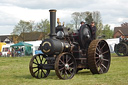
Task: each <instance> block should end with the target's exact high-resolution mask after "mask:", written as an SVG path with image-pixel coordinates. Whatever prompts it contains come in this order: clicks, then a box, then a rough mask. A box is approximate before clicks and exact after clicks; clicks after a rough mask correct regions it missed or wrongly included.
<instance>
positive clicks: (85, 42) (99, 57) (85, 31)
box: [29, 10, 111, 79]
mask: <svg viewBox="0 0 128 85" xmlns="http://www.w3.org/2000/svg"><path fill="white" fill-rule="evenodd" d="M49 11H50V35H49V36H50V38H49V39H45V40H43V41H42V43H41V44H40V49H41V51H42V52H43V54H37V55H35V56H33V57H32V59H31V60H30V64H29V70H30V73H31V75H32V76H33V77H35V78H46V77H47V76H48V75H49V73H50V70H55V72H56V75H57V76H58V77H59V78H60V79H71V78H72V77H73V76H74V75H75V73H76V72H78V71H79V70H82V69H90V71H91V72H92V73H93V74H102V73H106V72H108V69H109V66H110V60H111V56H110V50H109V47H108V44H107V43H106V41H105V40H92V31H91V28H90V26H89V25H87V24H85V25H82V26H81V27H80V29H79V31H78V32H76V33H69V32H68V29H67V28H65V27H64V26H62V25H58V26H57V27H55V23H56V10H49Z"/></svg>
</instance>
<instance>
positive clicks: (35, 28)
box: [12, 11, 113, 39]
mask: <svg viewBox="0 0 128 85" xmlns="http://www.w3.org/2000/svg"><path fill="white" fill-rule="evenodd" d="M71 17H72V21H71V22H70V23H68V24H66V27H69V28H71V29H72V30H77V29H79V27H80V22H81V21H85V23H86V24H90V23H91V22H92V21H94V22H95V25H96V27H97V37H99V36H102V35H105V36H106V37H105V39H107V38H112V36H113V30H111V29H110V25H108V24H106V25H103V23H102V18H101V14H100V12H99V11H94V12H89V11H86V12H74V13H72V14H71ZM26 32H28V33H29V32H43V33H44V34H45V35H48V34H49V32H50V22H49V20H48V19H45V20H41V21H40V22H38V23H35V22H34V21H24V20H20V21H19V22H18V24H17V25H15V27H14V29H13V32H12V35H20V34H21V33H26Z"/></svg>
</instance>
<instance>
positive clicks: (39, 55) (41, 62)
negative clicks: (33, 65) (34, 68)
mask: <svg viewBox="0 0 128 85" xmlns="http://www.w3.org/2000/svg"><path fill="white" fill-rule="evenodd" d="M39 59H40V63H42V60H41V58H40V55H39Z"/></svg>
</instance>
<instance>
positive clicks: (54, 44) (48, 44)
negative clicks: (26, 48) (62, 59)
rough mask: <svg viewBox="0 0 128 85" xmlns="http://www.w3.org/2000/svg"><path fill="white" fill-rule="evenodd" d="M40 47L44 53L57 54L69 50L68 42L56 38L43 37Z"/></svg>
mask: <svg viewBox="0 0 128 85" xmlns="http://www.w3.org/2000/svg"><path fill="white" fill-rule="evenodd" d="M40 49H41V51H42V52H43V53H44V54H47V55H58V54H60V53H61V52H68V51H70V44H69V43H68V42H62V41H60V40H58V39H45V40H44V41H43V42H42V43H41V45H40Z"/></svg>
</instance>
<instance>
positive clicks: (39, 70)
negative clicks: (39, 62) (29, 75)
mask: <svg viewBox="0 0 128 85" xmlns="http://www.w3.org/2000/svg"><path fill="white" fill-rule="evenodd" d="M39 71H40V70H38V73H37V78H39Z"/></svg>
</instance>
